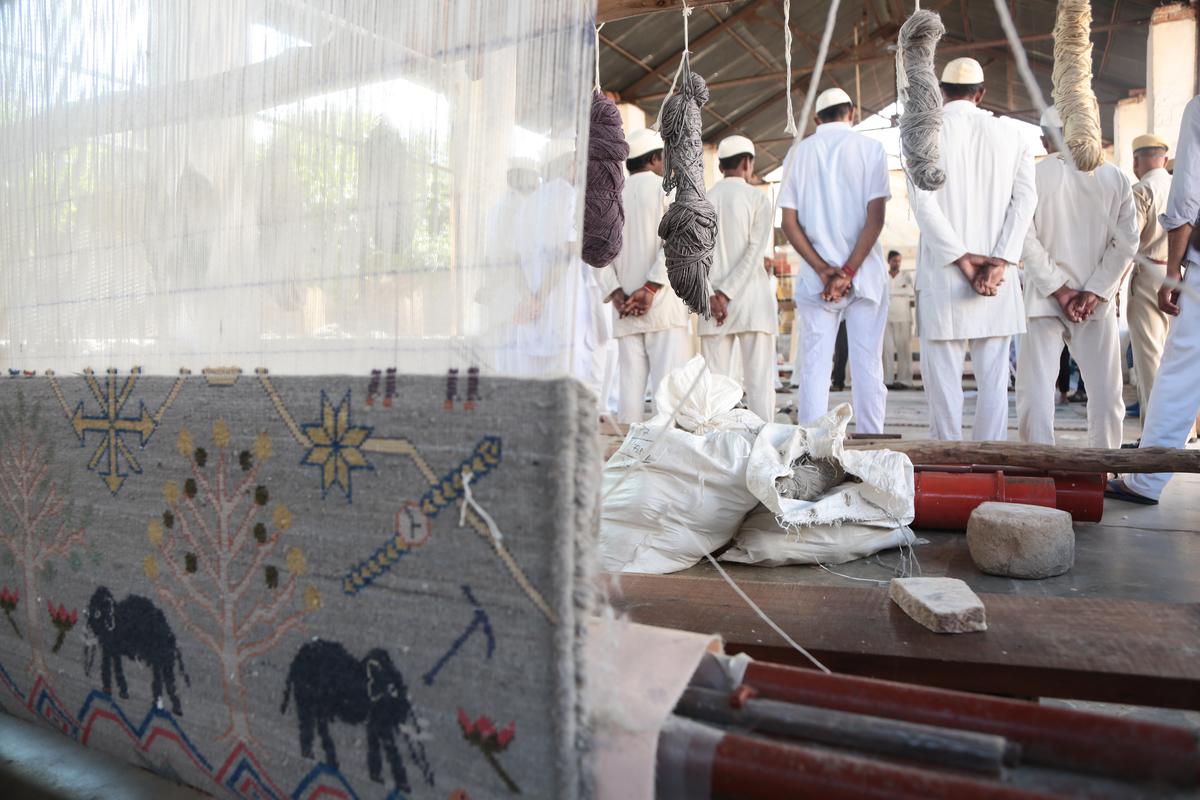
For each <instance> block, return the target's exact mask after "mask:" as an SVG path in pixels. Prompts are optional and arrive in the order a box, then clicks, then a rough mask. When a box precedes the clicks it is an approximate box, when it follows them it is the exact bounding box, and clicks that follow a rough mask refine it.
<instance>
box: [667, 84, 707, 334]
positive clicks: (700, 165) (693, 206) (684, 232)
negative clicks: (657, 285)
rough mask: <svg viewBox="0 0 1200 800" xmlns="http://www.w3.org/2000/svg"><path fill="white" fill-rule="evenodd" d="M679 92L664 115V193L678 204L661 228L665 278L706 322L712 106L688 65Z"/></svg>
mask: <svg viewBox="0 0 1200 800" xmlns="http://www.w3.org/2000/svg"><path fill="white" fill-rule="evenodd" d="M684 70H685V72H686V75H685V76H684V78H683V81H682V83H681V85H680V87H679V91H677V92H676V93H675V94H673V95H672V96H671V97H669V98H667V100H666V103H665V104H664V105H663V112H662V131H661V133H662V138H663V144H664V147H663V191H664V192H670V191H671V190H672V189H674V190H675V202H674V203H672V204H671V206H670V208H668V209H667V213H666V214H664V215H663V218H662V221H661V222H660V223H659V225H658V235H659V238H661V239H662V240H663V251H664V252H665V254H666V262H667V278H668V279H669V280H670V281H671V288H672V289H674V290H675V294H677V295H678V296H679V299H680V300H682V301H683V302H684V304H685V305H686V306H687V307H688V308H689V309H691V310H692V311H693V312H695V313H697V314H699V315H700V316H702V317H704V318H705V319H708V317H709V307H708V295H709V286H708V272H709V270H710V269H711V268H712V262H713V249H714V248H715V247H716V243H717V210H716V209H715V208H714V207H713V204H712V203H710V202H709V201H708V195H707V193H706V192H705V191H704V159H703V146H702V145H701V143H700V108H701V106H703V105H704V104H705V103H707V102H708V86H707V84H705V82H704V79H703V78H701V77H700V76H699V75H697V74H695V73H694V72H692V71H691V67H690V65H685V67H684Z"/></svg>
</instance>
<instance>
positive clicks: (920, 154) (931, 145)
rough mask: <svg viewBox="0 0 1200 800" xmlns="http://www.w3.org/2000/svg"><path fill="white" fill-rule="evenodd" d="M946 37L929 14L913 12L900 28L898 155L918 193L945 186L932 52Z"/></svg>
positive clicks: (939, 97) (935, 16) (939, 105)
mask: <svg viewBox="0 0 1200 800" xmlns="http://www.w3.org/2000/svg"><path fill="white" fill-rule="evenodd" d="M945 34H946V26H945V25H943V24H942V18H941V17H940V16H939V15H938V14H936V13H934V12H933V11H917V12H915V13H914V14H913V15H912V16H911V17H909V18H908V19H907V20H905V22H904V25H902V26H901V27H900V37H899V40H898V43H899V49H898V51H897V61H898V62H900V63H899V65H898V69H899V70H902V74H903V81H902V83H903V89H902V95H901V97H900V101H901V102H902V103H903V104H904V113H903V114H901V115H900V151H901V152H902V153H903V154H904V161H905V171H906V172H907V173H908V177H909V179H910V180H912V182H913V183H914V184H915V185H916V186H917V188H919V189H924V190H925V191H929V192H932V191H935V190H937V189H940V188H941V187H942V185H943V184H945V182H946V173H945V172H944V171H943V170H942V169H941V168H940V167H939V166H938V159H939V156H940V153H939V146H938V133H939V132H940V131H941V128H942V94H941V89H940V87H939V86H938V80H937V74H936V73H935V72H934V70H933V52H934V48H935V47H936V46H937V43H938V41H939V40H940V39H941V38H942V36H944V35H945Z"/></svg>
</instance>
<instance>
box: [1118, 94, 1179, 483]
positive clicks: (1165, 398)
mask: <svg viewBox="0 0 1200 800" xmlns="http://www.w3.org/2000/svg"><path fill="white" fill-rule="evenodd" d="M1178 147H1179V154H1178V155H1177V156H1176V157H1175V174H1174V176H1173V180H1172V182H1171V193H1170V195H1169V196H1168V198H1167V210H1166V211H1165V212H1164V213H1163V215H1162V218H1161V220H1160V221H1161V222H1162V226H1163V228H1164V229H1165V230H1166V231H1167V278H1168V279H1170V280H1172V281H1179V280H1181V279H1182V275H1183V269H1184V268H1185V267H1186V268H1187V269H1188V270H1189V273H1190V272H1191V271H1194V270H1197V269H1200V267H1198V266H1197V265H1200V250H1197V248H1196V236H1195V234H1196V226H1197V224H1198V223H1200V97H1194V98H1192V101H1191V102H1190V103H1188V105H1187V108H1186V109H1184V112H1183V119H1182V121H1181V122H1180V125H1179V144H1178ZM1188 286H1189V291H1188V293H1186V294H1185V293H1183V292H1182V291H1181V290H1180V289H1178V288H1172V287H1171V286H1166V285H1164V286H1163V287H1161V288H1160V289H1159V290H1158V305H1159V308H1161V309H1162V310H1163V311H1165V312H1166V313H1167V314H1169V315H1171V316H1172V317H1174V319H1173V320H1172V321H1171V330H1170V333H1168V334H1167V346H1166V349H1165V350H1164V351H1163V358H1162V364H1160V365H1159V368H1158V376H1157V377H1156V378H1155V380H1154V390H1153V391H1152V392H1151V393H1150V407H1149V409H1148V412H1149V413H1148V415H1147V418H1146V425H1145V427H1143V428H1142V442H1141V445H1140V447H1176V448H1178V447H1183V446H1185V445H1186V444H1187V439H1188V433H1189V432H1190V431H1191V428H1192V424H1193V423H1194V422H1195V420H1196V414H1197V413H1198V412H1200V369H1198V368H1197V364H1200V300H1197V298H1196V295H1195V292H1196V288H1197V287H1196V284H1195V282H1192V283H1189V284H1188ZM1172 474H1173V473H1170V472H1155V473H1149V474H1139V475H1126V476H1124V478H1123V479H1121V480H1116V481H1112V482H1110V483H1109V492H1106V494H1107V495H1108V496H1110V497H1114V496H1115V497H1118V498H1120V499H1127V500H1134V501H1135V502H1141V503H1151V504H1152V503H1157V502H1158V499H1159V497H1160V496H1161V495H1162V493H1163V489H1165V488H1166V486H1167V482H1168V481H1170V480H1171V476H1172Z"/></svg>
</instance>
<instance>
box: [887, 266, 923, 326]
mask: <svg viewBox="0 0 1200 800" xmlns="http://www.w3.org/2000/svg"><path fill="white" fill-rule="evenodd" d="M888 279H889V280H891V282H892V283H891V291H890V297H889V299H888V317H887V318H888V322H905V323H908V324H909V325H912V301H913V297H915V296H916V289H915V288H914V287H913V275H912V272H909V271H907V270H900V274H899V275H897V276H896V277H894V278H893V277H892V276H891V275H890V274H889V275H888Z"/></svg>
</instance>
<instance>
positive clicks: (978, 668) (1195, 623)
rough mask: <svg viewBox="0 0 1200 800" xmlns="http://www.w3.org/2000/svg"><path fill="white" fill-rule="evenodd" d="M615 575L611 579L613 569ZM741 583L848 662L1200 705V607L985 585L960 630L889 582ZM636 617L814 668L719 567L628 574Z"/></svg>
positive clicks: (887, 673) (798, 634)
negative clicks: (932, 620) (918, 616)
mask: <svg viewBox="0 0 1200 800" xmlns="http://www.w3.org/2000/svg"><path fill="white" fill-rule="evenodd" d="M610 580H611V579H610ZM738 583H739V585H740V586H741V588H742V590H743V591H745V592H746V594H747V595H748V596H749V597H750V598H752V599H753V600H754V602H755V603H757V604H758V605H759V606H760V607H761V608H762V609H763V611H764V612H765V613H766V614H768V615H769V616H770V617H771V618H772V619H773V620H774V621H775V622H776V623H777V624H778V625H779V627H780V628H782V629H783V630H785V631H787V633H788V635H789V636H791V637H792V638H793V639H795V640H796V641H798V642H800V643H801V644H802V645H804V647H805V648H807V649H808V650H809V651H810V652H811V653H812V654H813V655H814V656H816V657H817V658H819V659H820V660H821V662H822V663H824V664H825V665H827V666H828V667H829V668H830V669H833V670H835V671H837V672H844V673H848V674H852V675H867V676H871V677H876V678H884V679H890V680H902V681H907V682H911V683H920V684H925V685H929V686H940V687H943V688H948V689H961V690H965V691H972V692H986V693H991V694H1004V695H1010V696H1020V697H1030V696H1034V697H1038V696H1041V697H1063V698H1069V699H1081V700H1096V701H1100V702H1109V703H1131V704H1135V705H1150V706H1159V707H1166V708H1188V709H1194V710H1196V709H1200V662H1197V660H1196V659H1195V658H1194V657H1193V656H1192V653H1194V652H1195V651H1196V650H1197V649H1200V606H1198V605H1196V604H1173V603H1150V602H1145V601H1138V600H1124V599H1112V598H1108V597H1094V596H1093V597H1086V598H1075V597H1047V596H1042V595H1037V596H1034V595H1020V594H981V598H982V599H983V602H984V605H985V606H986V607H987V622H988V629H987V631H985V632H983V633H970V634H962V635H959V636H951V635H947V634H939V633H932V632H930V631H928V630H926V629H925V628H923V627H922V626H921V625H919V624H918V623H916V622H914V621H913V620H912V619H910V618H909V617H908V616H907V615H906V614H905V613H904V612H903V611H901V610H900V609H899V607H897V606H896V605H895V603H893V602H891V600H889V599H888V593H887V591H886V590H884V589H880V588H859V587H857V586H809V585H804V584H796V583H791V582H761V581H752V580H745V579H742V578H741V576H739V580H738ZM610 585H611V586H612V587H613V588H612V603H613V606H614V607H615V608H616V609H617V610H618V611H623V612H625V613H627V614H628V615H629V618H630V619H631V620H632V621H633V622H638V623H642V624H644V625H658V626H660V627H665V628H673V629H676V630H685V631H695V632H697V633H703V634H706V635H709V634H714V633H716V634H720V635H721V637H722V639H723V640H724V642H725V645H726V652H729V653H737V652H745V653H748V654H749V655H750V656H751V657H753V658H757V659H768V660H771V661H776V662H779V663H786V664H793V665H796V666H809V664H808V662H807V661H806V660H804V658H803V656H801V655H800V654H799V653H797V652H796V651H795V650H793V649H792V648H791V647H789V646H788V645H787V643H786V642H785V641H784V640H783V639H782V638H781V637H780V636H779V635H777V634H776V633H774V632H773V631H772V630H771V629H770V628H768V627H767V626H766V625H764V624H763V621H762V619H761V618H759V617H758V615H757V614H755V613H754V611H753V610H751V609H750V607H749V606H747V605H746V603H745V602H744V601H743V600H742V599H741V598H739V597H738V596H737V595H736V594H734V592H733V590H732V589H731V588H729V586H727V585H726V584H725V582H724V581H723V580H721V579H720V578H719V577H716V576H708V575H695V574H690V573H685V574H682V575H678V576H676V575H621V576H620V582H619V588H618V585H617V584H616V581H615V580H612V583H611V584H610Z"/></svg>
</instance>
